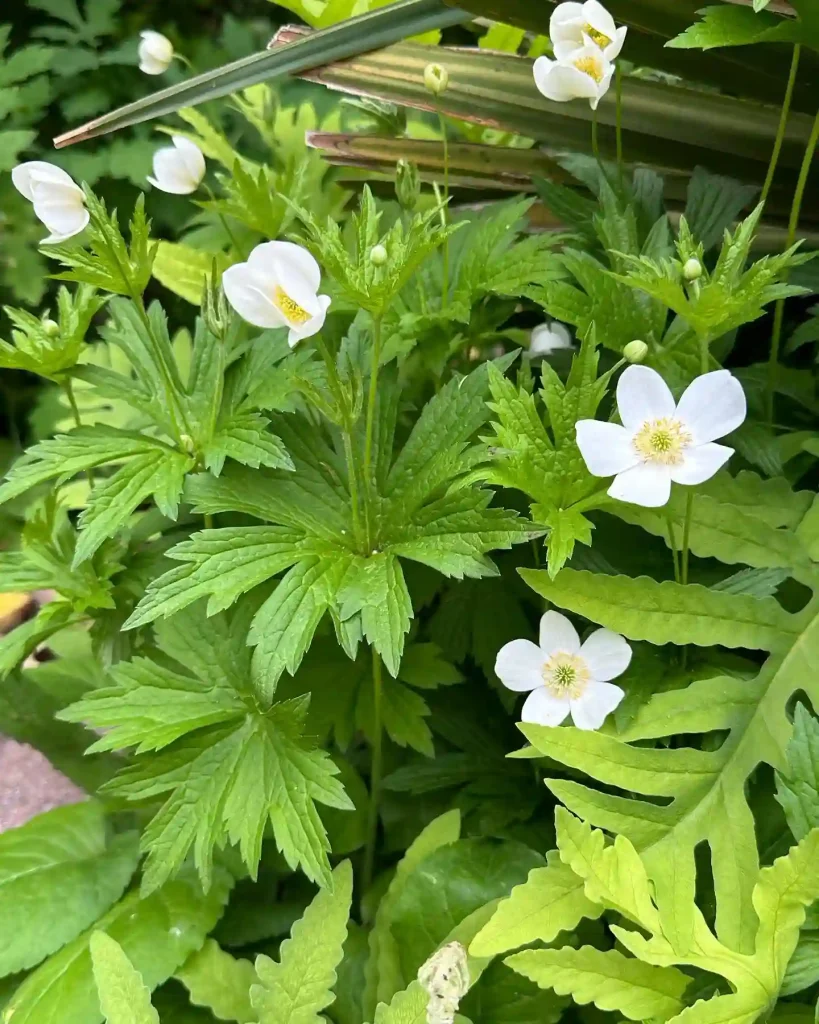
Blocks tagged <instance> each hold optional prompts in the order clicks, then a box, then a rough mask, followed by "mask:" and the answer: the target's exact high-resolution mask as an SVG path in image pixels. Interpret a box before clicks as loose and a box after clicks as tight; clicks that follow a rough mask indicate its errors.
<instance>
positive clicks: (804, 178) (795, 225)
mask: <svg viewBox="0 0 819 1024" xmlns="http://www.w3.org/2000/svg"><path fill="white" fill-rule="evenodd" d="M817 143H819V111H817V113H816V117H815V118H814V119H813V129H812V131H811V133H810V138H809V139H808V145H807V147H806V149H805V155H804V157H803V159H802V167H801V168H800V170H799V179H798V180H797V182H796V190H795V191H794V194H793V202H792V204H791V215H790V219H789V221H788V240H787V243H786V248H788V249H790V247H791V246H792V245H793V244H794V242H795V241H796V232H797V230H798V229H799V217H800V215H801V213H802V201H803V200H804V198H805V189H806V188H807V184H808V175H809V174H810V168H811V164H812V163H813V157H814V155H815V153H816V146H817ZM784 320H785V300H784V299H779V301H778V302H777V304H776V309H775V311H774V325H773V334H772V335H771V352H770V355H769V357H768V390H767V395H766V411H767V414H768V416H767V418H768V423H773V415H774V395H775V393H776V385H777V383H778V380H779V346H780V342H781V340H782V325H783V323H784Z"/></svg>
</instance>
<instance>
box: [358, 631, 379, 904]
mask: <svg viewBox="0 0 819 1024" xmlns="http://www.w3.org/2000/svg"><path fill="white" fill-rule="evenodd" d="M371 651H372V658H373V749H372V763H371V767H370V802H369V807H368V810H367V846H366V849H365V853H364V875H363V883H364V884H363V886H362V891H363V893H366V892H367V890H368V889H369V888H370V886H371V885H372V880H373V871H374V868H375V842H376V838H377V835H378V799H379V795H380V791H381V754H382V749H381V733H382V728H381V703H382V701H381V698H382V686H381V657H380V656H379V654H378V652H377V651H376V649H375V648H374V647H373V648H371Z"/></svg>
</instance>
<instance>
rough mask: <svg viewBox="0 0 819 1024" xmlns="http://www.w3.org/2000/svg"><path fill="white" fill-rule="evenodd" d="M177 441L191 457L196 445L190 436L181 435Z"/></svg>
mask: <svg viewBox="0 0 819 1024" xmlns="http://www.w3.org/2000/svg"><path fill="white" fill-rule="evenodd" d="M179 440H180V441H181V442H182V446H183V447H184V449H185V451H186V452H187V453H188V455H193V454H194V452H195V451H196V445H195V444H194V443H193V438H192V437H191V435H190V434H181V435H180V437H179Z"/></svg>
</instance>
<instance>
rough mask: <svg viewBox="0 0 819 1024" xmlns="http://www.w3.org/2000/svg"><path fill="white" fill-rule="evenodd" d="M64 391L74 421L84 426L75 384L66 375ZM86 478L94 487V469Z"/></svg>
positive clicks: (91, 486) (89, 470)
mask: <svg viewBox="0 0 819 1024" xmlns="http://www.w3.org/2000/svg"><path fill="white" fill-rule="evenodd" d="M63 391H65V397H66V398H67V399H68V404H69V405H70V406H71V412H72V413H73V415H74V423H75V425H76V426H78V427H81V426H82V416H80V407H79V406H78V405H77V398H76V395H75V394H74V385H73V384H72V383H71V378H70V377H66V378H65V380H64V381H63ZM85 475H86V478H87V480H88V486H89V487H90V488H92V490H93V487H94V470H93V469H88V470H86V471H85Z"/></svg>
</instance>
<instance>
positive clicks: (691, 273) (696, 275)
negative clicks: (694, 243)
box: [683, 256, 702, 281]
mask: <svg viewBox="0 0 819 1024" xmlns="http://www.w3.org/2000/svg"><path fill="white" fill-rule="evenodd" d="M683 277H684V278H685V279H686V281H699V279H700V278H701V277H702V264H701V263H700V261H699V260H698V259H695V258H694V257H693V256H692V257H691V259H690V260H686V262H685V266H684V267H683Z"/></svg>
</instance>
